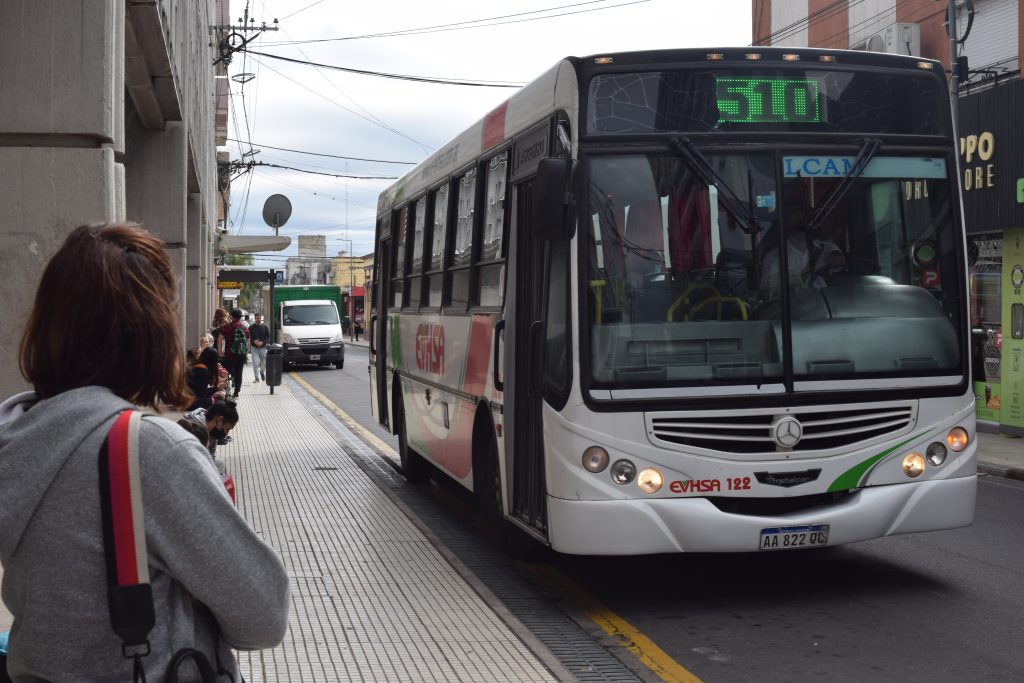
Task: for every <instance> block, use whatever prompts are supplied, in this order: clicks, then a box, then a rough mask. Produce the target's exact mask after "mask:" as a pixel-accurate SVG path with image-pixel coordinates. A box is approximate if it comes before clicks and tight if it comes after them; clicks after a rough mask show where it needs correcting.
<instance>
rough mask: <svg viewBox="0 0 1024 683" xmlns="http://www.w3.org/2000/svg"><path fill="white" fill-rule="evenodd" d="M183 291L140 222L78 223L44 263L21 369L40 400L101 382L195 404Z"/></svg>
mask: <svg viewBox="0 0 1024 683" xmlns="http://www.w3.org/2000/svg"><path fill="white" fill-rule="evenodd" d="M177 292H178V290H177V285H176V281H175V277H174V272H173V271H172V270H171V263H170V259H169V258H168V256H167V252H166V251H165V250H164V244H163V242H161V241H160V240H158V239H157V238H156V237H154V236H153V235H151V234H149V233H148V232H146V231H145V230H143V229H142V228H141V227H140V226H138V225H136V224H134V223H107V224H102V223H98V224H92V225H83V226H81V227H79V228H77V229H75V230H74V231H73V232H72V233H71V234H70V235H68V237H67V239H66V240H64V244H63V245H62V246H61V248H60V250H59V251H57V253H56V254H54V255H53V258H51V259H50V262H49V263H48V264H47V266H46V270H45V271H43V277H42V279H41V280H40V282H39V288H38V289H37V290H36V298H35V303H34V304H33V306H32V313H31V314H30V316H29V320H28V324H27V325H26V326H25V332H24V334H23V335H22V338H21V347H20V356H19V361H20V365H21V373H22V374H23V375H24V376H25V379H27V380H28V381H29V382H31V383H32V385H33V386H34V387H35V390H36V394H37V395H38V396H39V397H40V398H50V397H52V396H56V395H57V394H60V393H62V392H65V391H69V390H71V389H77V388H79V387H85V386H102V387H107V388H108V389H110V390H111V391H112V392H114V393H115V394H116V395H118V396H120V397H121V398H123V399H125V400H127V401H131V402H132V403H135V404H136V405H140V406H152V407H158V406H159V404H161V403H164V404H169V405H171V406H174V407H179V408H184V407H186V406H188V405H189V403H190V402H191V401H192V398H193V397H192V395H191V393H190V392H189V390H188V386H187V385H186V383H185V372H184V354H183V353H182V349H181V343H180V342H179V340H178V327H179V320H178V301H177ZM72 347H74V352H72Z"/></svg>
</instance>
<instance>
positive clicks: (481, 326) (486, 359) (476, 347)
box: [462, 315, 494, 396]
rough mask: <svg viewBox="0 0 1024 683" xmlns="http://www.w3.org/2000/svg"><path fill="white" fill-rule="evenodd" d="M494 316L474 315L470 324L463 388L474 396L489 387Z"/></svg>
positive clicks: (480, 394) (479, 394)
mask: <svg viewBox="0 0 1024 683" xmlns="http://www.w3.org/2000/svg"><path fill="white" fill-rule="evenodd" d="M493 332H494V324H493V318H492V317H491V316H489V315H474V316H473V321H472V322H471V323H470V325H469V343H468V344H467V345H466V346H467V348H466V374H465V377H464V379H463V381H462V390H463V391H465V392H466V393H467V394H473V395H474V396H483V395H484V391H485V390H486V389H487V374H488V373H489V372H490V371H491V361H492V356H491V351H492V347H491V337H492V336H493Z"/></svg>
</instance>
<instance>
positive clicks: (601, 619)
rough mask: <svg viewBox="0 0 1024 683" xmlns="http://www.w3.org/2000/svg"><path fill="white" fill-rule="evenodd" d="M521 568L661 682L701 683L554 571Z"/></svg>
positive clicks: (533, 566) (542, 567) (540, 567)
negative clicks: (559, 596)
mask: <svg viewBox="0 0 1024 683" xmlns="http://www.w3.org/2000/svg"><path fill="white" fill-rule="evenodd" d="M520 566H521V567H522V568H523V570H524V571H525V572H526V573H527V574H528V575H530V576H532V577H533V578H534V579H536V580H537V581H539V582H540V583H541V584H546V585H548V586H549V587H552V588H554V589H555V590H556V591H557V592H558V593H559V594H561V595H564V596H565V597H566V598H567V599H568V600H569V601H570V602H571V603H572V604H573V605H574V606H575V607H576V608H577V609H578V610H580V611H581V612H583V614H585V615H586V617H587V618H588V619H590V620H591V621H592V622H594V623H595V624H597V626H598V627H599V628H600V629H601V630H602V631H604V632H605V633H607V634H608V635H610V636H611V637H612V638H614V639H615V640H617V641H618V642H619V643H621V644H622V645H623V646H624V647H625V648H626V649H627V650H629V651H630V652H631V653H632V654H633V656H634V657H636V658H637V660H639V661H640V663H641V664H643V665H644V666H645V667H647V668H648V669H650V670H651V671H652V672H653V673H654V674H655V675H656V676H657V677H658V678H660V679H661V680H663V681H666V682H667V683H701V680H700V679H699V678H697V677H696V676H694V675H693V674H692V673H690V672H689V671H688V670H687V669H686V668H685V667H683V666H682V665H681V664H679V662H677V661H676V660H674V659H672V657H670V656H669V655H668V653H667V652H665V651H664V650H662V649H661V648H660V647H658V646H657V645H656V644H655V642H654V641H653V640H651V639H650V638H648V637H647V636H645V635H644V634H643V633H641V632H640V631H639V630H638V629H637V628H636V627H635V626H633V625H632V624H630V623H629V622H628V621H626V620H625V619H623V618H622V617H620V616H619V615H617V614H616V613H615V612H612V611H611V610H610V609H608V608H607V607H605V606H604V605H603V604H601V603H600V602H599V601H598V600H597V599H596V598H594V597H593V596H591V595H590V594H589V593H587V592H586V591H585V590H584V589H583V588H582V587H581V586H579V585H577V584H576V583H574V582H573V581H570V580H569V579H568V578H566V577H565V576H563V575H562V574H561V573H559V572H558V571H557V570H556V569H554V568H553V567H549V566H547V565H542V564H526V563H520Z"/></svg>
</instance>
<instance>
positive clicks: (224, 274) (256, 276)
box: [217, 266, 270, 283]
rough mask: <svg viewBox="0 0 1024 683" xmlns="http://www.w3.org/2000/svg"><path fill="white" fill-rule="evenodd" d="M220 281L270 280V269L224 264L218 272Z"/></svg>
mask: <svg viewBox="0 0 1024 683" xmlns="http://www.w3.org/2000/svg"><path fill="white" fill-rule="evenodd" d="M217 279H218V281H220V280H223V281H226V282H264V283H265V282H268V281H269V280H270V271H269V270H267V269H263V270H255V269H249V268H232V267H230V266H227V267H224V266H222V267H221V269H220V271H219V272H218V273H217Z"/></svg>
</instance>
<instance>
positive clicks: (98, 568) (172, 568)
mask: <svg viewBox="0 0 1024 683" xmlns="http://www.w3.org/2000/svg"><path fill="white" fill-rule="evenodd" d="M129 407H132V406H130V404H128V403H127V402H126V401H124V400H122V399H120V398H118V397H117V396H115V395H113V394H112V393H111V392H110V391H109V390H107V389H105V388H101V387H84V388H81V389H75V390H73V391H68V392H66V393H63V394H61V395H59V396H55V397H53V398H51V399H47V400H43V401H37V400H36V399H35V396H34V395H33V394H32V393H25V394H19V395H17V396H13V397H11V398H10V399H8V400H7V401H4V402H3V403H2V404H0V562H2V564H3V568H4V574H3V593H2V595H3V601H4V603H5V604H6V605H7V607H8V609H9V610H10V611H11V613H12V614H13V615H14V625H13V627H12V629H11V638H10V643H9V652H10V654H9V655H8V660H7V667H8V671H9V672H10V674H11V675H12V677H13V678H14V680H15V681H16V682H18V683H22V682H26V683H27V682H33V683H34V682H37V681H60V682H61V683H63V682H65V681H69V682H77V681H81V682H83V683H84V682H86V681H88V682H89V683H105V682H107V681H131V680H132V675H131V671H132V667H131V663H130V661H129V660H126V659H124V658H123V657H122V655H121V643H120V641H119V640H118V638H117V636H116V635H115V634H114V632H113V631H112V630H111V628H110V618H109V612H108V610H107V600H106V594H107V579H106V565H105V562H104V559H103V557H104V556H103V535H102V531H101V521H100V520H101V518H100V500H99V484H98V476H99V475H98V467H97V458H98V456H99V450H100V447H101V445H102V443H103V440H104V438H106V434H107V431H108V430H109V429H110V426H111V425H112V424H113V422H114V417H115V416H116V415H117V414H118V413H120V412H121V411H122V410H124V409H126V408H129ZM139 442H140V447H139V463H140V465H139V467H140V471H141V478H142V503H143V510H144V515H145V528H146V543H147V545H148V551H149V570H150V583H151V585H152V589H153V601H154V603H155V607H156V626H155V627H154V628H153V630H152V632H151V633H150V635H149V642H150V644H151V647H152V653H151V654H150V655H149V656H148V657H146V658H145V659H144V660H143V661H144V664H145V668H146V674H147V678H148V680H149V681H150V683H160V682H162V681H163V680H164V675H163V674H164V672H165V670H166V668H167V662H168V660H169V658H170V656H171V655H172V654H173V653H174V652H175V651H177V650H179V649H181V648H183V647H195V648H197V649H199V650H201V651H203V652H204V653H206V655H207V657H209V658H210V661H211V663H212V662H213V660H214V657H213V651H214V645H213V642H214V641H213V639H214V632H215V630H216V627H217V626H219V631H220V648H219V655H220V659H221V663H222V664H223V665H224V666H225V668H227V669H228V670H229V671H231V672H232V673H233V674H235V679H236V680H238V677H237V674H236V673H235V672H236V670H237V666H236V664H235V661H234V658H233V657H232V656H231V652H230V650H229V649H228V648H229V646H230V647H234V648H237V649H245V650H250V649H260V648H266V647H273V646H274V645H276V644H278V643H279V642H280V641H281V639H282V638H283V637H284V632H285V627H286V625H287V619H288V577H287V575H286V573H285V569H284V566H283V565H282V563H281V560H280V559H279V558H278V556H277V554H276V553H275V552H274V550H273V549H271V548H270V546H268V545H267V544H266V543H264V542H263V541H262V540H261V539H260V538H259V536H258V535H257V534H256V532H254V531H253V530H252V529H251V528H250V527H249V525H248V523H247V522H246V521H245V519H244V518H243V517H242V516H241V515H240V514H239V513H238V511H237V510H236V509H235V507H234V505H232V503H231V499H230V497H229V496H228V494H227V492H226V491H225V489H224V485H223V484H222V483H221V480H220V476H219V475H218V474H217V471H216V469H215V468H214V466H213V463H211V462H210V457H209V455H208V454H207V452H206V449H205V448H203V446H202V445H200V444H199V442H198V441H197V440H196V439H195V437H193V436H192V435H190V434H188V433H187V432H186V431H185V430H183V429H182V428H180V427H178V426H177V425H176V424H174V423H173V422H170V421H169V420H165V419H162V418H159V417H152V416H147V417H145V418H144V419H143V421H142V427H141V429H140V438H139ZM186 671H187V668H184V667H183V673H185V672H186ZM225 680H226V679H225Z"/></svg>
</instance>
